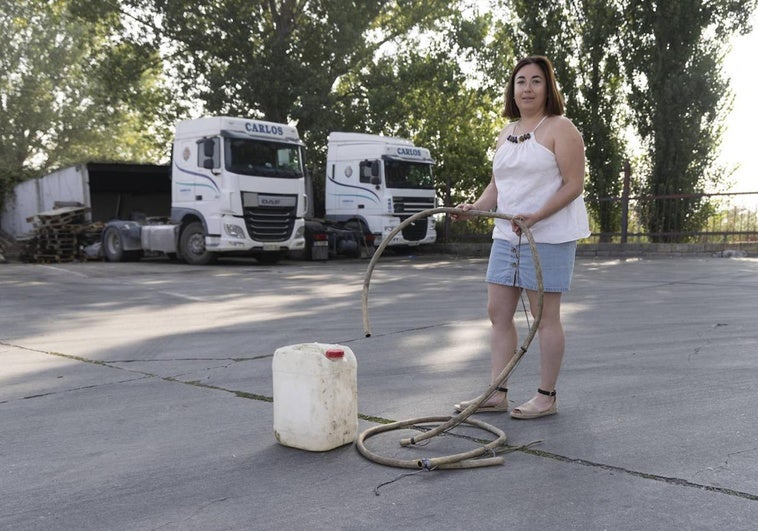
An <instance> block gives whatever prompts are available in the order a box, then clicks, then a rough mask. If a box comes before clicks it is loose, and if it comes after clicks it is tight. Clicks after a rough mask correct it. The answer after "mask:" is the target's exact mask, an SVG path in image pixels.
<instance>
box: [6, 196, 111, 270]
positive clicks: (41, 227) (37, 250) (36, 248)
mask: <svg viewBox="0 0 758 531" xmlns="http://www.w3.org/2000/svg"><path fill="white" fill-rule="evenodd" d="M88 211H89V209H88V208H85V207H62V208H56V209H54V210H49V211H47V212H40V213H38V214H35V215H34V216H31V217H29V218H27V221H28V222H30V223H32V225H33V227H34V236H33V237H32V238H30V239H28V240H27V241H26V242H25V245H24V249H23V251H22V253H21V256H22V259H24V260H25V261H27V262H40V263H48V262H57V263H60V262H73V261H86V260H92V258H91V257H88V256H87V255H86V253H85V252H84V248H85V247H87V246H88V245H91V244H93V243H95V242H98V241H100V237H101V235H102V231H103V224H102V223H101V222H94V223H87V221H86V213H87V212H88Z"/></svg>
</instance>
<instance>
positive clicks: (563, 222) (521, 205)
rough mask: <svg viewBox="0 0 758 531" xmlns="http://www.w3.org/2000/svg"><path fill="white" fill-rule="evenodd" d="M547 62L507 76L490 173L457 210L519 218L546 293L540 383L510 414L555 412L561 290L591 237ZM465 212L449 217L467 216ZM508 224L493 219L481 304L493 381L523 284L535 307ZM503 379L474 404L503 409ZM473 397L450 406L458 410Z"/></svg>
mask: <svg viewBox="0 0 758 531" xmlns="http://www.w3.org/2000/svg"><path fill="white" fill-rule="evenodd" d="M563 113H564V104H563V96H562V95H561V93H560V92H559V90H558V86H557V83H556V80H555V74H554V72H553V66H552V64H551V63H550V60H549V59H548V58H546V57H542V56H532V57H526V58H524V59H521V60H520V61H519V62H518V64H517V65H516V67H515V68H514V70H513V73H512V74H511V77H510V80H509V81H508V86H507V89H506V93H505V109H504V111H503V115H504V116H505V117H506V118H509V119H510V120H511V123H509V124H508V125H506V126H505V127H504V128H503V130H502V131H501V132H500V136H499V138H498V141H497V146H496V151H495V156H494V158H493V163H492V180H491V181H490V183H489V184H488V185H487V187H486V188H485V189H484V192H482V194H481V196H480V197H479V198H478V199H477V200H476V201H474V203H473V204H460V205H458V208H460V209H462V210H472V209H473V210H485V211H486V210H491V209H493V208H497V211H498V212H503V213H507V214H510V215H512V216H514V217H517V218H519V219H520V221H522V222H523V223H524V224H526V226H527V227H529V229H530V230H531V232H532V235H533V237H534V239H535V241H536V243H537V252H538V253H539V259H540V265H541V267H542V275H543V285H544V297H543V303H542V318H541V320H540V325H539V329H538V338H539V346H540V368H541V371H540V373H541V375H540V384H539V387H538V388H537V393H536V394H535V396H534V397H533V398H531V399H530V400H529V401H527V402H525V403H524V404H522V405H520V406H518V407H517V408H514V409H513V411H511V417H513V418H517V419H532V418H537V417H543V416H546V415H552V414H554V413H556V412H557V411H558V402H557V399H556V391H555V385H556V381H557V380H558V372H559V371H560V368H561V363H562V361H563V351H564V334H563V326H562V324H561V316H560V308H561V293H563V292H565V291H568V289H569V287H570V284H571V276H572V273H573V268H574V256H575V253H576V241H577V240H578V239H580V238H586V237H587V236H589V235H590V231H589V224H588V220H587V210H586V208H585V205H584V200H583V199H582V192H583V190H584V142H583V141H582V136H581V134H580V133H579V131H578V130H577V129H576V127H574V125H573V124H572V123H571V121H570V120H569V119H568V118H566V117H564V116H563ZM467 217H468V216H466V215H465V214H462V215H459V216H453V218H454V219H466V218H467ZM521 236H522V235H521V234H520V230H519V228H518V226H516V224H515V223H512V222H509V221H507V220H503V219H495V229H494V231H493V235H492V237H493V243H492V250H491V253H490V259H489V266H488V268H487V298H488V301H487V311H488V314H489V318H490V321H491V322H492V332H491V340H490V342H491V351H492V381H494V380H495V378H497V377H498V376H499V375H500V373H501V372H502V371H503V368H504V367H505V366H506V364H507V363H508V361H509V360H510V359H511V358H512V357H513V356H514V354H515V353H516V348H517V341H518V334H517V330H516V326H515V323H514V316H515V313H516V309H517V307H518V302H519V299H520V296H521V290H522V289H524V290H526V294H527V297H528V299H529V304H530V306H531V308H533V309H536V308H537V305H538V301H537V289H538V288H537V280H536V273H535V269H534V265H533V262H532V257H531V249H530V247H529V245H528V244H527V242H526V240H524V241H522V237H521ZM507 391H508V389H507V387H506V386H505V382H503V384H501V386H499V387H498V388H497V390H496V391H495V392H494V393H493V394H492V395H491V396H490V397H489V398H488V399H487V400H486V401H485V402H484V403H483V404H482V405H481V406H480V407H479V408H478V409H477V412H484V411H507V410H508V395H507ZM471 402H473V401H472V400H468V401H464V402H461V403H459V404H455V408H456V409H457V410H458V411H462V410H463V409H465V408H466V407H467V406H468V405H470V404H471Z"/></svg>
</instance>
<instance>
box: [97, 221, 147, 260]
mask: <svg viewBox="0 0 758 531" xmlns="http://www.w3.org/2000/svg"><path fill="white" fill-rule="evenodd" d="M103 254H104V255H105V260H106V261H108V262H133V261H135V260H139V257H140V251H134V250H132V251H125V250H124V240H123V238H122V237H121V231H119V230H118V227H108V228H106V229H105V232H103Z"/></svg>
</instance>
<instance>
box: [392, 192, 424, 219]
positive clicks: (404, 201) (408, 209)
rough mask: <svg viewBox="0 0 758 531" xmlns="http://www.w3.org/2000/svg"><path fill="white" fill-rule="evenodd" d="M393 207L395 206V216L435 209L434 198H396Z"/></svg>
mask: <svg viewBox="0 0 758 531" xmlns="http://www.w3.org/2000/svg"><path fill="white" fill-rule="evenodd" d="M392 205H393V206H394V209H395V214H408V215H412V214H416V213H418V212H421V211H422V210H426V209H429V208H434V198H433V197H403V196H394V197H393V198H392Z"/></svg>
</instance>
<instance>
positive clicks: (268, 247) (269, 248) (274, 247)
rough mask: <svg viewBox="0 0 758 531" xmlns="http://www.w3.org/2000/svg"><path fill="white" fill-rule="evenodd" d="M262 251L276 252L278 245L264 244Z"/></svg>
mask: <svg viewBox="0 0 758 531" xmlns="http://www.w3.org/2000/svg"><path fill="white" fill-rule="evenodd" d="M263 250H264V251H278V250H279V244H277V243H264V244H263Z"/></svg>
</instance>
